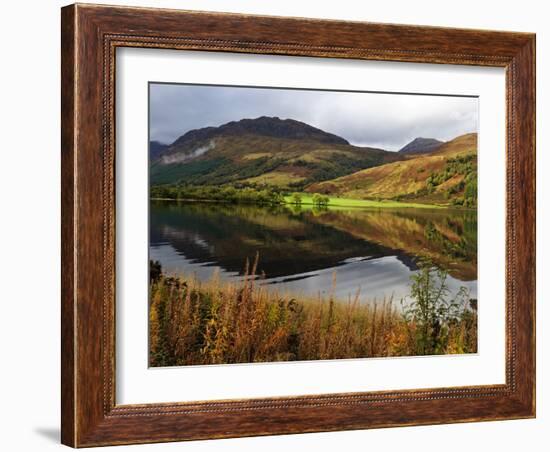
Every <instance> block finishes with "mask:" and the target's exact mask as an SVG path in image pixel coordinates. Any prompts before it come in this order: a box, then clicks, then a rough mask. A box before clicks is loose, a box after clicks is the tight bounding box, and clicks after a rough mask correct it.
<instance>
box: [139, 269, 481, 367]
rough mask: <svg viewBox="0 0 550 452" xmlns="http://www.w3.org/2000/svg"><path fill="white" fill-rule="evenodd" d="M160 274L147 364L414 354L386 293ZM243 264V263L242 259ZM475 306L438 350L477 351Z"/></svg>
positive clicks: (409, 334)
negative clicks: (316, 291) (382, 296)
mask: <svg viewBox="0 0 550 452" xmlns="http://www.w3.org/2000/svg"><path fill="white" fill-rule="evenodd" d="M256 264H257V262H255V263H254V264H253V265H252V266H251V267H250V268H247V271H246V272H245V277H244V278H243V280H242V281H241V282H239V283H235V282H222V281H221V280H220V278H219V276H218V275H214V277H213V278H212V279H211V280H210V281H207V282H201V281H199V280H198V279H196V278H193V277H191V278H185V277H182V276H180V277H167V276H164V275H161V276H160V277H159V279H158V280H157V281H154V282H152V283H151V301H150V307H149V334H150V350H149V357H150V364H151V366H179V365H198V364H229V363H249V362H268V361H296V360H317V359H338V358H366V357H383V356H411V355H418V354H420V353H419V350H418V349H417V348H418V346H417V344H416V341H415V339H414V338H415V330H416V325H415V324H414V322H412V321H407V320H406V319H405V318H404V316H403V315H402V314H401V313H400V312H399V311H398V310H397V309H396V308H395V307H394V306H393V303H392V300H391V299H390V300H383V301H382V302H381V303H372V304H369V303H360V291H359V290H358V291H357V292H356V294H355V295H354V296H353V297H349V298H348V300H337V299H335V297H334V287H335V285H336V279H335V277H334V279H333V290H332V291H331V293H330V294H329V296H328V297H326V298H323V297H322V296H321V295H318V296H317V297H304V296H300V297H299V299H298V298H297V296H296V295H294V296H293V295H292V294H291V293H279V292H276V291H273V290H268V289H266V288H265V287H264V286H262V285H259V284H257V282H256V280H255V278H254V277H253V276H252V275H254V274H255V272H256ZM247 267H248V265H247ZM476 325H477V319H476V318H475V313H474V314H473V315H471V316H470V317H467V318H464V319H461V320H459V321H457V322H455V324H453V325H450V326H449V327H448V328H447V329H446V331H445V337H444V338H442V341H444V344H443V345H444V346H443V347H442V348H441V351H440V353H471V352H475V351H476V344H477V328H476Z"/></svg>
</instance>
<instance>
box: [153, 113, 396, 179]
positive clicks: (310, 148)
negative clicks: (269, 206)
mask: <svg viewBox="0 0 550 452" xmlns="http://www.w3.org/2000/svg"><path fill="white" fill-rule="evenodd" d="M402 158H404V157H403V156H399V155H397V153H394V152H388V151H384V150H382V149H374V148H362V147H356V146H352V145H350V144H349V143H348V142H347V141H346V140H345V139H344V138H341V137H339V136H337V135H334V134H331V133H327V132H324V131H323V130H320V129H317V128H315V127H312V126H310V125H308V124H305V123H303V122H299V121H295V120H292V119H285V120H283V119H279V118H270V117H265V116H263V117H260V118H256V119H243V120H241V121H236V122H230V123H227V124H224V125H222V126H220V127H206V128H203V129H196V130H192V131H189V132H187V133H186V134H185V135H183V136H181V137H180V138H178V139H177V140H176V141H175V142H174V143H172V144H171V145H170V146H168V148H167V149H166V150H164V151H163V152H162V154H160V155H158V158H156V159H154V160H152V164H151V169H150V175H151V182H152V183H153V184H166V183H189V184H194V185H209V184H216V185H217V184H224V183H233V182H245V183H250V184H256V185H274V186H279V187H289V188H294V189H302V188H303V187H305V186H306V185H309V184H312V183H314V182H318V181H323V180H328V179H332V178H336V177H340V176H343V175H346V174H351V173H353V172H356V171H358V170H361V169H364V168H369V167H372V166H375V165H380V164H383V163H387V162H392V161H395V160H398V159H402Z"/></svg>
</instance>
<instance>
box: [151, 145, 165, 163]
mask: <svg viewBox="0 0 550 452" xmlns="http://www.w3.org/2000/svg"><path fill="white" fill-rule="evenodd" d="M166 149H168V145H167V144H164V143H161V142H160V141H150V142H149V158H150V159H151V161H153V160H157V159H158V158H159V157H160V155H161V154H162V153H163V152H164V151H165V150H166Z"/></svg>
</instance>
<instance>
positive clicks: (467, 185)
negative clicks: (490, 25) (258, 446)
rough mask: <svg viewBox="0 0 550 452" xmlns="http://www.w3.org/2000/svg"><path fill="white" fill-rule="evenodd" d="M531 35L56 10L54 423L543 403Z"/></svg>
mask: <svg viewBox="0 0 550 452" xmlns="http://www.w3.org/2000/svg"><path fill="white" fill-rule="evenodd" d="M534 326H535V36H534V35H533V34H528V33H511V32H496V31H481V30H465V29H447V28H435V27H419V26H408V25H387V24H373V23H360V22H339V21H326V20H312V19H299V18H279V17H265V16H246V15H236V14H218V13H206V12H189V11H177V10H161V9H147V8H126V7H110V6H95V5H79V4H76V5H71V6H67V7H65V8H63V9H62V372H61V373H62V382H61V384H62V442H63V443H64V444H67V445H70V446H73V447H85V446H100V445H114V444H132V443H147V442H162V441H179V440H191V439H210V438H225V437H237V436H253V435H272V434H273V435H274V434H284V433H301V432H318V431H334V430H349V429H364V428H377V427H391V426H404V425H423V424H439V423H451V422H468V421H484V420H499V419H519V418H529V417H534V416H535V331H534Z"/></svg>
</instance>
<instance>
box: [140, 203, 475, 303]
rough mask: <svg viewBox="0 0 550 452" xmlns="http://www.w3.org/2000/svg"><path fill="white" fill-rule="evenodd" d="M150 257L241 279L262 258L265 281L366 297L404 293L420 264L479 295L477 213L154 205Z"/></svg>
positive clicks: (206, 274)
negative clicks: (428, 262) (247, 266)
mask: <svg viewBox="0 0 550 452" xmlns="http://www.w3.org/2000/svg"><path fill="white" fill-rule="evenodd" d="M150 209H151V211H150V258H151V259H154V260H159V261H160V262H161V264H162V266H163V269H164V271H166V272H168V273H178V272H183V273H185V274H190V273H193V274H195V275H196V276H197V277H198V278H199V279H205V280H206V279H208V278H210V277H211V276H212V275H213V273H214V270H217V271H218V272H219V273H220V275H221V276H222V277H224V278H239V277H240V276H242V275H243V273H244V269H245V262H246V261H247V259H248V260H249V261H251V260H254V258H255V256H256V254H257V253H258V255H259V264H258V271H257V274H258V275H259V276H262V277H263V278H264V284H270V285H272V286H273V287H277V288H282V289H290V290H293V291H297V292H304V293H310V294H311V293H313V294H315V293H318V292H327V291H329V290H331V287H332V285H333V278H334V274H336V295H337V296H339V297H342V298H345V297H347V296H349V295H350V294H354V293H356V292H357V290H358V289H359V288H360V290H361V294H362V295H363V296H362V298H365V299H374V298H377V299H381V298H384V297H386V298H387V297H390V296H393V297H394V298H401V297H404V296H405V295H407V293H408V288H409V282H410V275H411V273H412V272H414V271H416V270H417V268H416V265H415V261H416V260H417V259H418V258H419V257H426V258H429V259H431V260H432V261H433V262H434V263H435V265H437V266H439V267H440V268H443V269H445V270H447V271H448V272H449V275H450V276H449V284H450V287H451V288H458V287H459V286H466V287H468V288H469V289H470V291H471V292H472V296H473V297H476V296H477V293H476V289H477V214H476V212H473V211H466V210H460V211H459V210H457V211H453V210H448V209H433V210H432V209H401V210H399V211H397V210H390V209H377V210H375V209H373V210H369V209H342V210H339V209H338V210H336V209H326V210H317V211H316V210H311V209H308V210H302V209H294V210H292V209H289V208H287V207H283V206H275V207H263V206H253V205H234V204H224V203H199V202H162V201H152V202H151V205H150Z"/></svg>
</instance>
